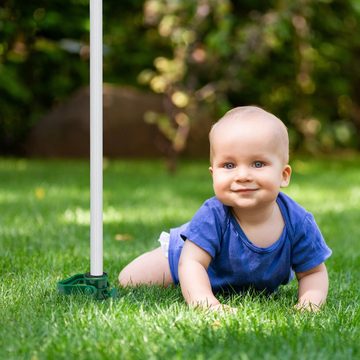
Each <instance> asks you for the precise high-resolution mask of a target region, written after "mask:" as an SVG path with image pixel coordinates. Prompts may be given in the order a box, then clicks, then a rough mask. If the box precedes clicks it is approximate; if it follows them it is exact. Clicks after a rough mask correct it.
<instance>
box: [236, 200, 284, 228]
mask: <svg viewBox="0 0 360 360" xmlns="http://www.w3.org/2000/svg"><path fill="white" fill-rule="evenodd" d="M277 209H278V205H277V203H276V201H274V202H272V203H270V204H267V205H266V206H263V207H260V208H259V207H257V208H256V209H239V208H232V212H233V214H234V216H235V218H236V220H237V221H238V222H239V224H241V225H243V224H244V225H245V224H247V225H249V226H257V225H261V224H264V223H267V222H268V221H272V219H273V218H274V215H275V212H276V210H277Z"/></svg>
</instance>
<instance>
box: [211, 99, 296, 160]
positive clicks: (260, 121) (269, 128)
mask: <svg viewBox="0 0 360 360" xmlns="http://www.w3.org/2000/svg"><path fill="white" fill-rule="evenodd" d="M234 137H236V138H238V139H239V141H243V140H244V138H246V140H247V141H246V147H247V150H253V151H255V152H256V151H258V150H260V149H259V147H266V148H267V151H273V152H275V153H276V154H277V155H278V156H279V158H280V159H281V162H282V163H283V164H284V165H285V164H287V163H288V162H289V136H288V132H287V128H286V126H285V125H284V123H283V122H282V121H281V120H280V119H278V118H277V117H276V116H275V115H273V114H271V113H269V112H267V111H265V110H263V109H261V108H259V107H256V106H240V107H236V108H234V109H232V110H230V111H228V112H227V113H226V114H225V115H224V116H223V117H222V118H221V119H220V120H219V121H218V122H217V123H215V124H214V125H213V127H212V129H211V131H210V134H209V140H210V162H211V163H212V159H213V156H214V152H215V151H216V149H218V148H219V147H220V148H221V146H222V143H223V142H227V141H229V142H230V141H231V139H233V138H234ZM217 145H219V146H217ZM244 146H245V143H244ZM249 147H250V148H249Z"/></svg>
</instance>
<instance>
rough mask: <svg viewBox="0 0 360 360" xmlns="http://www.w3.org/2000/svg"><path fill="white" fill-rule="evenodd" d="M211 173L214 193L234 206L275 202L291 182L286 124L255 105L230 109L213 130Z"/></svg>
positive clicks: (211, 132)
mask: <svg viewBox="0 0 360 360" xmlns="http://www.w3.org/2000/svg"><path fill="white" fill-rule="evenodd" d="M209 137H210V162H211V165H210V169H209V170H210V172H211V174H212V178H213V186H214V191H215V195H216V196H217V198H218V199H219V200H220V201H221V202H222V203H224V204H225V205H228V206H231V207H233V208H241V207H253V208H254V209H255V208H257V207H258V206H263V205H264V204H270V203H274V202H275V200H276V198H277V196H278V193H279V191H280V188H281V187H286V186H288V184H289V181H290V176H291V167H290V166H289V165H288V161H289V138H288V133H287V130H286V127H285V125H284V124H283V123H282V122H281V121H280V120H279V119H278V118H277V117H276V116H274V115H272V114H270V113H268V112H266V111H265V110H263V109H260V108H258V107H255V106H245V107H237V108H235V109H233V110H231V111H229V112H227V113H226V114H225V115H224V116H223V117H222V118H221V119H220V120H219V121H218V122H217V123H216V124H215V125H214V126H213V127H212V129H211V131H210V135H209Z"/></svg>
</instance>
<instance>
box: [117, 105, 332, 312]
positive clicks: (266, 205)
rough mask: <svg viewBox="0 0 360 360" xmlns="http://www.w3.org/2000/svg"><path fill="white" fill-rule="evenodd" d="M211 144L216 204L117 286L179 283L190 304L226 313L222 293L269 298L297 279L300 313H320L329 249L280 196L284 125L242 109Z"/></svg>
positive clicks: (219, 127)
mask: <svg viewBox="0 0 360 360" xmlns="http://www.w3.org/2000/svg"><path fill="white" fill-rule="evenodd" d="M209 138H210V164H211V165H210V168H209V170H210V173H211V176H212V179H213V188H214V192H215V197H213V198H211V199H208V200H207V201H205V203H204V204H203V205H202V206H201V207H200V209H199V210H198V211H197V212H196V214H195V215H194V217H193V218H192V220H191V221H190V222H189V223H186V224H184V225H182V226H180V227H178V228H175V229H171V230H170V234H168V233H165V232H163V233H162V234H161V236H160V239H159V241H160V243H161V246H160V247H159V248H157V249H155V250H152V251H150V252H148V253H145V254H143V255H141V256H140V257H138V258H136V259H135V260H134V261H132V262H131V263H130V264H128V265H127V266H126V267H125V268H124V269H123V270H122V271H121V272H120V275H119V282H120V285H121V286H136V285H140V284H149V285H150V284H157V285H162V286H168V285H170V284H179V283H180V286H181V290H182V294H183V296H184V298H185V300H186V302H187V303H188V304H189V305H192V306H200V307H205V308H209V309H211V310H223V309H224V308H226V306H224V305H222V304H220V302H219V301H218V299H217V298H216V297H215V294H216V293H217V292H219V291H228V290H232V291H237V292H240V291H242V290H246V289H248V288H252V289H256V290H259V291H263V292H266V293H271V292H273V291H275V290H276V289H277V288H278V287H279V286H280V285H282V284H287V283H288V282H289V281H290V280H291V279H292V278H293V272H295V274H296V277H297V280H298V283H299V291H298V303H297V307H299V308H306V309H310V310H311V309H318V308H319V307H320V306H321V305H322V304H323V303H324V302H325V300H326V296H327V292H328V275H327V271H326V267H325V264H324V261H325V260H326V259H327V258H328V257H329V256H330V255H331V250H330V249H329V248H328V247H327V245H326V243H325V241H324V239H323V237H322V235H321V233H320V230H319V228H318V227H317V225H316V223H315V220H314V218H313V216H312V215H311V214H310V213H309V212H307V211H306V210H305V209H304V208H302V207H301V206H300V205H298V204H297V203H296V202H295V201H294V200H292V199H291V198H289V197H288V196H287V195H285V194H284V193H282V192H280V188H283V187H287V186H288V185H289V182H290V176H291V167H290V165H289V164H288V161H289V140H288V133H287V129H286V127H285V125H284V124H283V123H282V122H281V121H280V120H279V119H278V118H277V117H275V116H274V115H272V114H270V113H268V112H266V111H265V110H263V109H261V108H258V107H254V106H244V107H237V108H235V109H233V110H230V111H229V112H227V113H226V114H225V116H224V117H222V118H221V119H220V120H219V121H218V122H217V123H216V124H215V125H214V126H213V127H212V129H211V131H210V135H209Z"/></svg>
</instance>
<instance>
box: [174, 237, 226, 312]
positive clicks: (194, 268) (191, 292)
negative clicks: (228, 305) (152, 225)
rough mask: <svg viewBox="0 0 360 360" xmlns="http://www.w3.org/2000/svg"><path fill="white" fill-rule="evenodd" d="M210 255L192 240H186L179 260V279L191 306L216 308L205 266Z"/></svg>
mask: <svg viewBox="0 0 360 360" xmlns="http://www.w3.org/2000/svg"><path fill="white" fill-rule="evenodd" d="M210 261H211V256H210V255H209V254H208V253H207V252H206V251H205V250H203V249H201V248H200V247H199V246H197V245H195V244H194V243H193V242H191V241H189V240H186V241H185V243H184V247H183V249H182V252H181V256H180V260H179V280H180V286H181V291H182V294H183V296H184V298H185V301H186V302H187V303H188V304H189V305H192V306H200V307H204V308H216V307H218V306H220V302H219V301H218V300H217V299H216V297H215V296H214V294H213V292H212V289H211V285H210V280H209V276H208V274H207V268H208V266H209V264H210Z"/></svg>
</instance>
